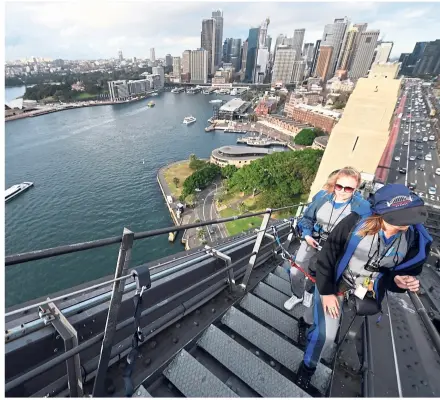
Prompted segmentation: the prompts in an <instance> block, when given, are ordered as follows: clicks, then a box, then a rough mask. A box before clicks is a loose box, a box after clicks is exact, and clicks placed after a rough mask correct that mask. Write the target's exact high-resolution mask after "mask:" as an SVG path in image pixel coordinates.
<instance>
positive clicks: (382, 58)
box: [374, 42, 394, 63]
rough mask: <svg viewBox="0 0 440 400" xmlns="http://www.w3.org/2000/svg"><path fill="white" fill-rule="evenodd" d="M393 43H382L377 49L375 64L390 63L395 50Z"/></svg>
mask: <svg viewBox="0 0 440 400" xmlns="http://www.w3.org/2000/svg"><path fill="white" fill-rule="evenodd" d="M393 45H394V43H393V42H381V43H379V45H378V46H377V48H376V57H374V62H375V63H386V62H388V60H389V58H390V54H391V50H392V49H393Z"/></svg>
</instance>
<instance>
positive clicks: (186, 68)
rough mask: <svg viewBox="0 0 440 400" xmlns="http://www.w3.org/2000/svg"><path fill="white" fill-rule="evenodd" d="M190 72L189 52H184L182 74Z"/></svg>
mask: <svg viewBox="0 0 440 400" xmlns="http://www.w3.org/2000/svg"><path fill="white" fill-rule="evenodd" d="M190 72H191V50H185V51H184V52H183V53H182V74H188V73H190Z"/></svg>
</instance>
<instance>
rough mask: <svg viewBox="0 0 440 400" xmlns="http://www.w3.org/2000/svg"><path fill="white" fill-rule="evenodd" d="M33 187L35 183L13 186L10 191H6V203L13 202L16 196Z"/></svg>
mask: <svg viewBox="0 0 440 400" xmlns="http://www.w3.org/2000/svg"><path fill="white" fill-rule="evenodd" d="M31 186H33V182H23V183H20V184H18V185H13V186H11V187H10V188H9V189H6V190H5V202H8V201H9V200H12V199H13V198H14V197H15V196H18V195H19V194H20V193H22V192H24V191H25V190H27V189H29V188H30V187H31Z"/></svg>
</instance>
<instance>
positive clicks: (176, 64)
mask: <svg viewBox="0 0 440 400" xmlns="http://www.w3.org/2000/svg"><path fill="white" fill-rule="evenodd" d="M181 72H182V65H181V60H180V57H173V75H174V77H175V78H179V79H180V74H181Z"/></svg>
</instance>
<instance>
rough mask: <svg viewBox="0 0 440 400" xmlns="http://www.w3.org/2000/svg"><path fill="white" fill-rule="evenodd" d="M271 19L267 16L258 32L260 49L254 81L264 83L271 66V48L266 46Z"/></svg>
mask: <svg viewBox="0 0 440 400" xmlns="http://www.w3.org/2000/svg"><path fill="white" fill-rule="evenodd" d="M269 24H270V19H269V18H266V19H265V20H264V21H263V22H262V23H261V25H260V30H259V34H258V50H257V59H256V63H255V70H254V72H253V80H252V82H253V83H263V81H264V78H265V77H266V71H267V68H268V66H269V49H268V48H267V47H266V39H267V28H268V27H269Z"/></svg>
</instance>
